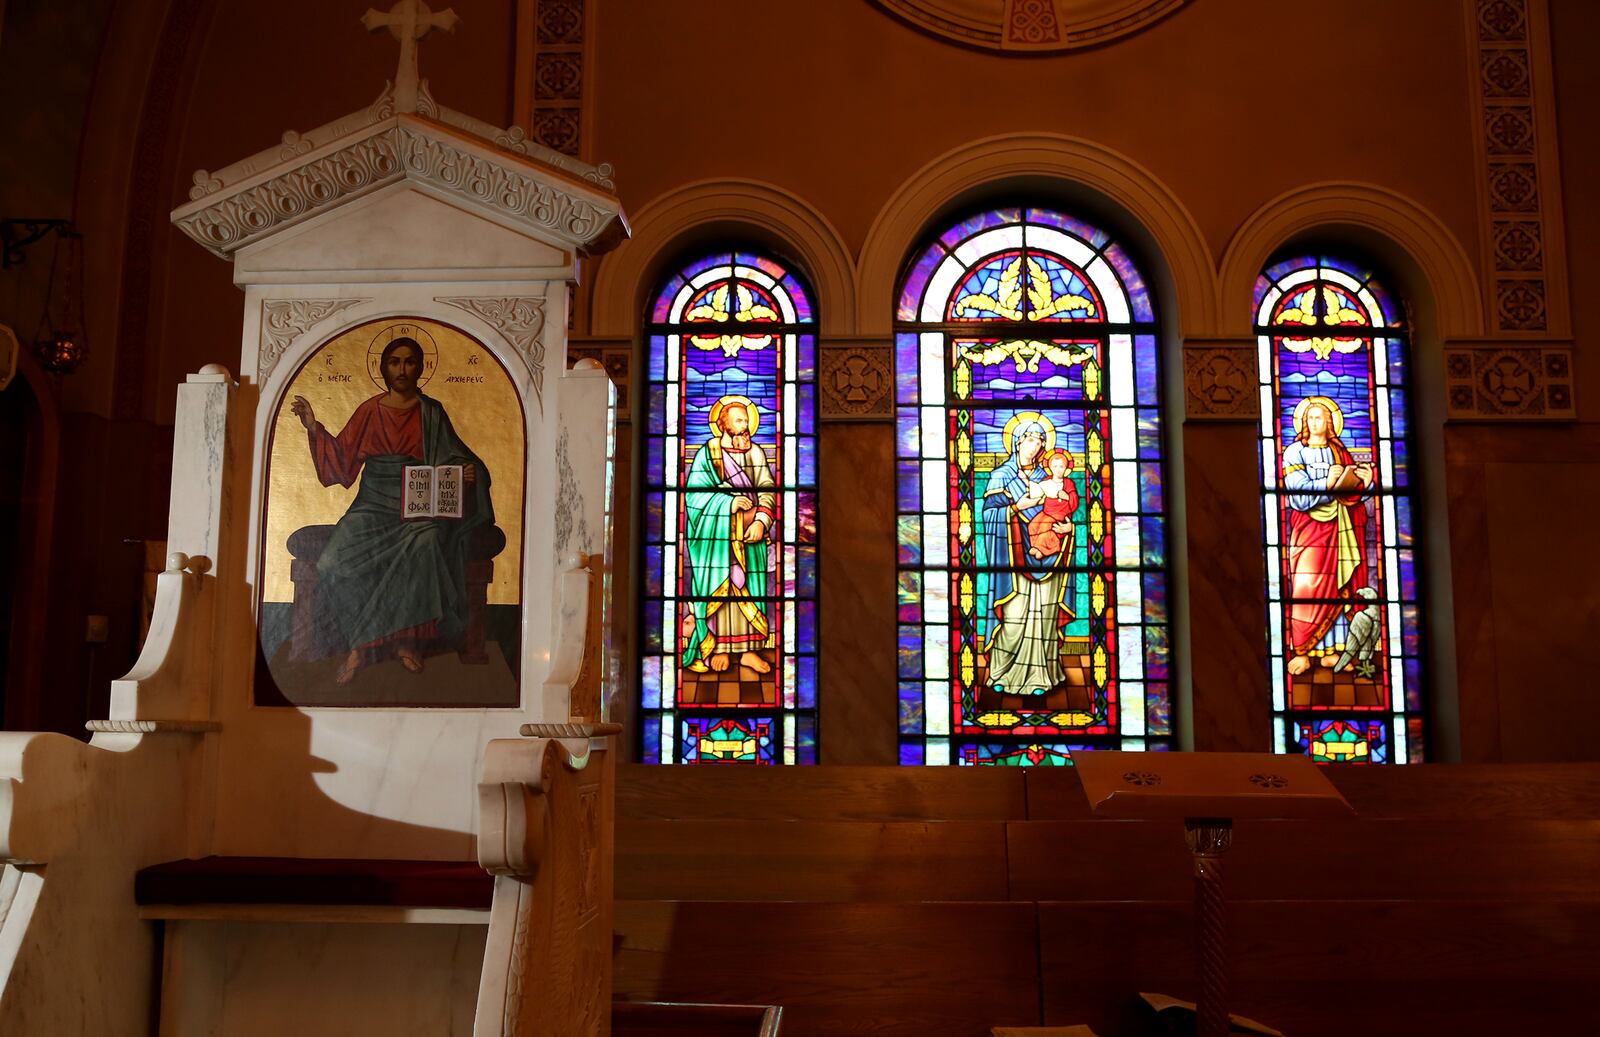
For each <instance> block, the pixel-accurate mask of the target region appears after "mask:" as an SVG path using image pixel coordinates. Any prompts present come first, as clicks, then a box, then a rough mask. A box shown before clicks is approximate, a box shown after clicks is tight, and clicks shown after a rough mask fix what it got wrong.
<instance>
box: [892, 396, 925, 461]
mask: <svg viewBox="0 0 1600 1037" xmlns="http://www.w3.org/2000/svg"><path fill="white" fill-rule="evenodd" d="M896 425H897V426H898V428H897V432H898V435H897V436H896V437H895V438H896V442H897V446H896V449H897V450H899V452H900V456H901V457H921V456H922V425H921V423H919V422H918V420H917V412H916V409H915V408H913V407H901V408H900V416H899V419H898V420H897V422H896Z"/></svg>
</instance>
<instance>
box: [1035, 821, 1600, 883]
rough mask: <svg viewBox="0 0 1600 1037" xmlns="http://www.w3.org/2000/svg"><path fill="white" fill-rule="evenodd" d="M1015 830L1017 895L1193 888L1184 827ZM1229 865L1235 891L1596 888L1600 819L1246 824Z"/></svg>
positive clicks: (1093, 824) (1105, 824)
mask: <svg viewBox="0 0 1600 1037" xmlns="http://www.w3.org/2000/svg"><path fill="white" fill-rule="evenodd" d="M1007 828H1008V832H1007V837H1008V843H1009V857H1010V865H1011V897H1012V899H1014V900H1066V899H1072V898H1074V897H1082V898H1084V899H1099V900H1162V899H1184V898H1187V897H1188V896H1189V893H1190V883H1189V874H1190V872H1189V864H1188V855H1187V851H1186V850H1185V849H1184V846H1183V834H1182V827H1181V826H1180V825H1177V824H1163V823H1160V822H1139V821H1129V822H1109V821H1030V822H1025V823H1017V824H1012V825H1009V826H1007ZM1132 861H1137V862H1139V864H1138V867H1130V866H1129V862H1132ZM1225 864H1226V872H1225V880H1226V882H1227V884H1228V887H1227V888H1228V892H1229V895H1230V896H1232V897H1234V898H1235V899H1242V898H1249V899H1253V900H1270V899H1280V898H1301V897H1304V898H1312V899H1323V898H1329V899H1386V900H1387V899H1416V900H1438V899H1451V898H1485V899H1488V898H1508V897H1513V896H1514V897H1517V898H1519V899H1525V900H1526V899H1535V898H1562V897H1575V896H1585V895H1588V894H1589V893H1592V892H1593V891H1594V889H1595V885H1594V877H1595V876H1596V875H1600V821H1506V820H1490V821H1484V822H1482V823H1480V824H1477V825H1473V826H1471V827H1468V826H1466V825H1464V824H1462V823H1461V822H1457V821H1442V820H1417V821H1400V820H1377V821H1359V820H1358V821H1343V822H1309V821H1249V822H1240V823H1239V824H1238V825H1236V826H1235V829H1234V840H1233V849H1232V850H1230V851H1229V853H1228V855H1227V857H1226V858H1225Z"/></svg>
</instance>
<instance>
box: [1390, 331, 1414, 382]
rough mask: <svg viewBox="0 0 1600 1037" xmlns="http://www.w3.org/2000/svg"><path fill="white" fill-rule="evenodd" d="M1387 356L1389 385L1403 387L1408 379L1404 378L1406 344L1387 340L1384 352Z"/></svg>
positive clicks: (1395, 340) (1394, 339)
mask: <svg viewBox="0 0 1600 1037" xmlns="http://www.w3.org/2000/svg"><path fill="white" fill-rule="evenodd" d="M1385 351H1386V352H1387V353H1388V356H1389V385H1390V386H1403V385H1405V384H1406V383H1407V382H1408V381H1409V379H1407V378H1406V344H1405V342H1403V341H1402V340H1400V339H1397V338H1392V339H1389V340H1388V346H1387V348H1386V350H1385Z"/></svg>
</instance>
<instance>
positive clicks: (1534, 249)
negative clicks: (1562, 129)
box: [1466, 0, 1567, 336]
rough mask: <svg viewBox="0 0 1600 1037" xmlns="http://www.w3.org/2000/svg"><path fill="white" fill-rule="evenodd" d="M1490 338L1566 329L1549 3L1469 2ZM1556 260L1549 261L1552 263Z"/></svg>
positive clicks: (1527, 0)
mask: <svg viewBox="0 0 1600 1037" xmlns="http://www.w3.org/2000/svg"><path fill="white" fill-rule="evenodd" d="M1466 6H1467V11H1468V18H1469V20H1470V24H1471V29H1472V36H1473V38H1474V41H1475V44H1476V45H1475V47H1474V49H1473V52H1472V61H1471V66H1470V74H1471V78H1472V93H1473V96H1474V97H1475V98H1476V99H1477V107H1478V111H1479V114H1480V118H1479V121H1478V128H1479V132H1478V133H1477V134H1476V148H1477V152H1478V159H1479V163H1480V166H1479V168H1480V170H1481V174H1482V175H1481V180H1482V184H1483V188H1482V208H1481V214H1480V218H1479V222H1480V228H1481V231H1482V236H1483V241H1484V246H1483V253H1484V273H1483V277H1484V287H1485V290H1486V294H1487V298H1488V299H1489V300H1490V301H1491V305H1490V307H1489V324H1490V328H1491V333H1499V334H1528V335H1533V336H1539V335H1546V334H1556V335H1562V334H1565V333H1566V330H1567V319H1566V287H1565V273H1564V270H1563V267H1562V262H1563V261H1562V257H1561V256H1560V255H1559V253H1560V251H1561V250H1560V248H1559V238H1560V234H1561V230H1560V223H1561V199H1560V187H1559V184H1558V178H1557V174H1556V167H1557V164H1558V159H1557V156H1556V155H1555V153H1554V151H1553V145H1554V140H1553V137H1554V132H1555V125H1554V123H1555V111H1554V107H1553V105H1552V104H1551V101H1550V98H1549V97H1548V96H1547V95H1548V94H1549V93H1550V87H1549V83H1550V75H1549V63H1550V58H1549V42H1548V38H1547V35H1546V25H1547V23H1548V19H1547V18H1546V13H1545V8H1544V3H1543V0H1466ZM1552 254H1555V258H1554V260H1553V261H1552V260H1551V256H1552Z"/></svg>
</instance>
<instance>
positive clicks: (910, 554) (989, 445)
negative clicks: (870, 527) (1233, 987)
mask: <svg viewBox="0 0 1600 1037" xmlns="http://www.w3.org/2000/svg"><path fill="white" fill-rule="evenodd" d="M1156 336H1157V331H1156V324H1155V315H1154V314H1153V312H1152V311H1151V307H1150V300H1149V297H1148V295H1147V293H1146V290H1145V286H1144V280H1143V278H1142V277H1141V276H1140V274H1139V271H1138V269H1137V268H1136V267H1135V266H1134V264H1133V262H1132V261H1131V260H1130V259H1129V257H1128V256H1127V254H1126V253H1125V252H1124V251H1123V250H1122V249H1121V248H1120V247H1119V246H1118V245H1116V244H1115V243H1113V242H1112V241H1111V240H1110V238H1109V237H1108V236H1107V235H1106V234H1105V233H1103V232H1101V231H1100V230H1098V229H1096V228H1094V227H1091V226H1089V225H1087V224H1085V223H1082V222H1080V221H1078V220H1076V219H1073V218H1072V217H1070V216H1066V215H1063V214H1061V213H1058V212H1051V211H1048V210H1044V209H1025V208H1010V209H995V210H991V211H988V212H984V213H980V214H978V215H976V216H973V217H971V218H970V219H966V220H963V221H962V222H960V223H957V224H955V225H954V226H952V227H950V228H949V229H948V230H946V231H945V232H944V233H942V234H941V235H939V237H938V238H937V239H936V240H935V241H934V242H933V243H932V244H930V245H929V246H928V247H927V249H926V250H925V251H923V252H922V253H921V254H920V255H919V256H918V257H917V258H916V259H915V261H914V262H913V263H912V264H911V265H910V267H909V269H908V271H907V273H906V274H905V277H904V280H903V281H902V286H901V294H900V304H899V310H898V313H897V335H896V339H897V360H898V367H899V379H898V381H899V387H898V397H897V401H898V403H897V421H898V442H899V449H898V454H899V459H898V472H897V482H898V489H899V507H898V510H899V526H900V528H899V545H900V558H899V618H900V628H899V630H900V642H899V674H900V683H899V695H900V762H901V763H904V764H952V763H958V764H989V765H1013V766H1027V765H1036V764H1062V763H1066V762H1067V761H1068V759H1069V756H1070V754H1071V753H1072V752H1073V751H1076V750H1080V749H1093V748H1128V749H1146V748H1150V749H1164V748H1167V746H1168V744H1169V742H1170V740H1171V735H1172V710H1171V692H1170V688H1171V683H1170V682H1171V674H1170V663H1169V659H1168V647H1167V611H1166V610H1167V604H1166V602H1167V591H1166V588H1167V573H1166V550H1165V527H1164V522H1163V513H1164V504H1163V496H1162V487H1163V485H1164V483H1163V479H1162V423H1161V401H1160V388H1159V379H1158V370H1157V366H1158V365H1157V342H1156Z"/></svg>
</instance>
